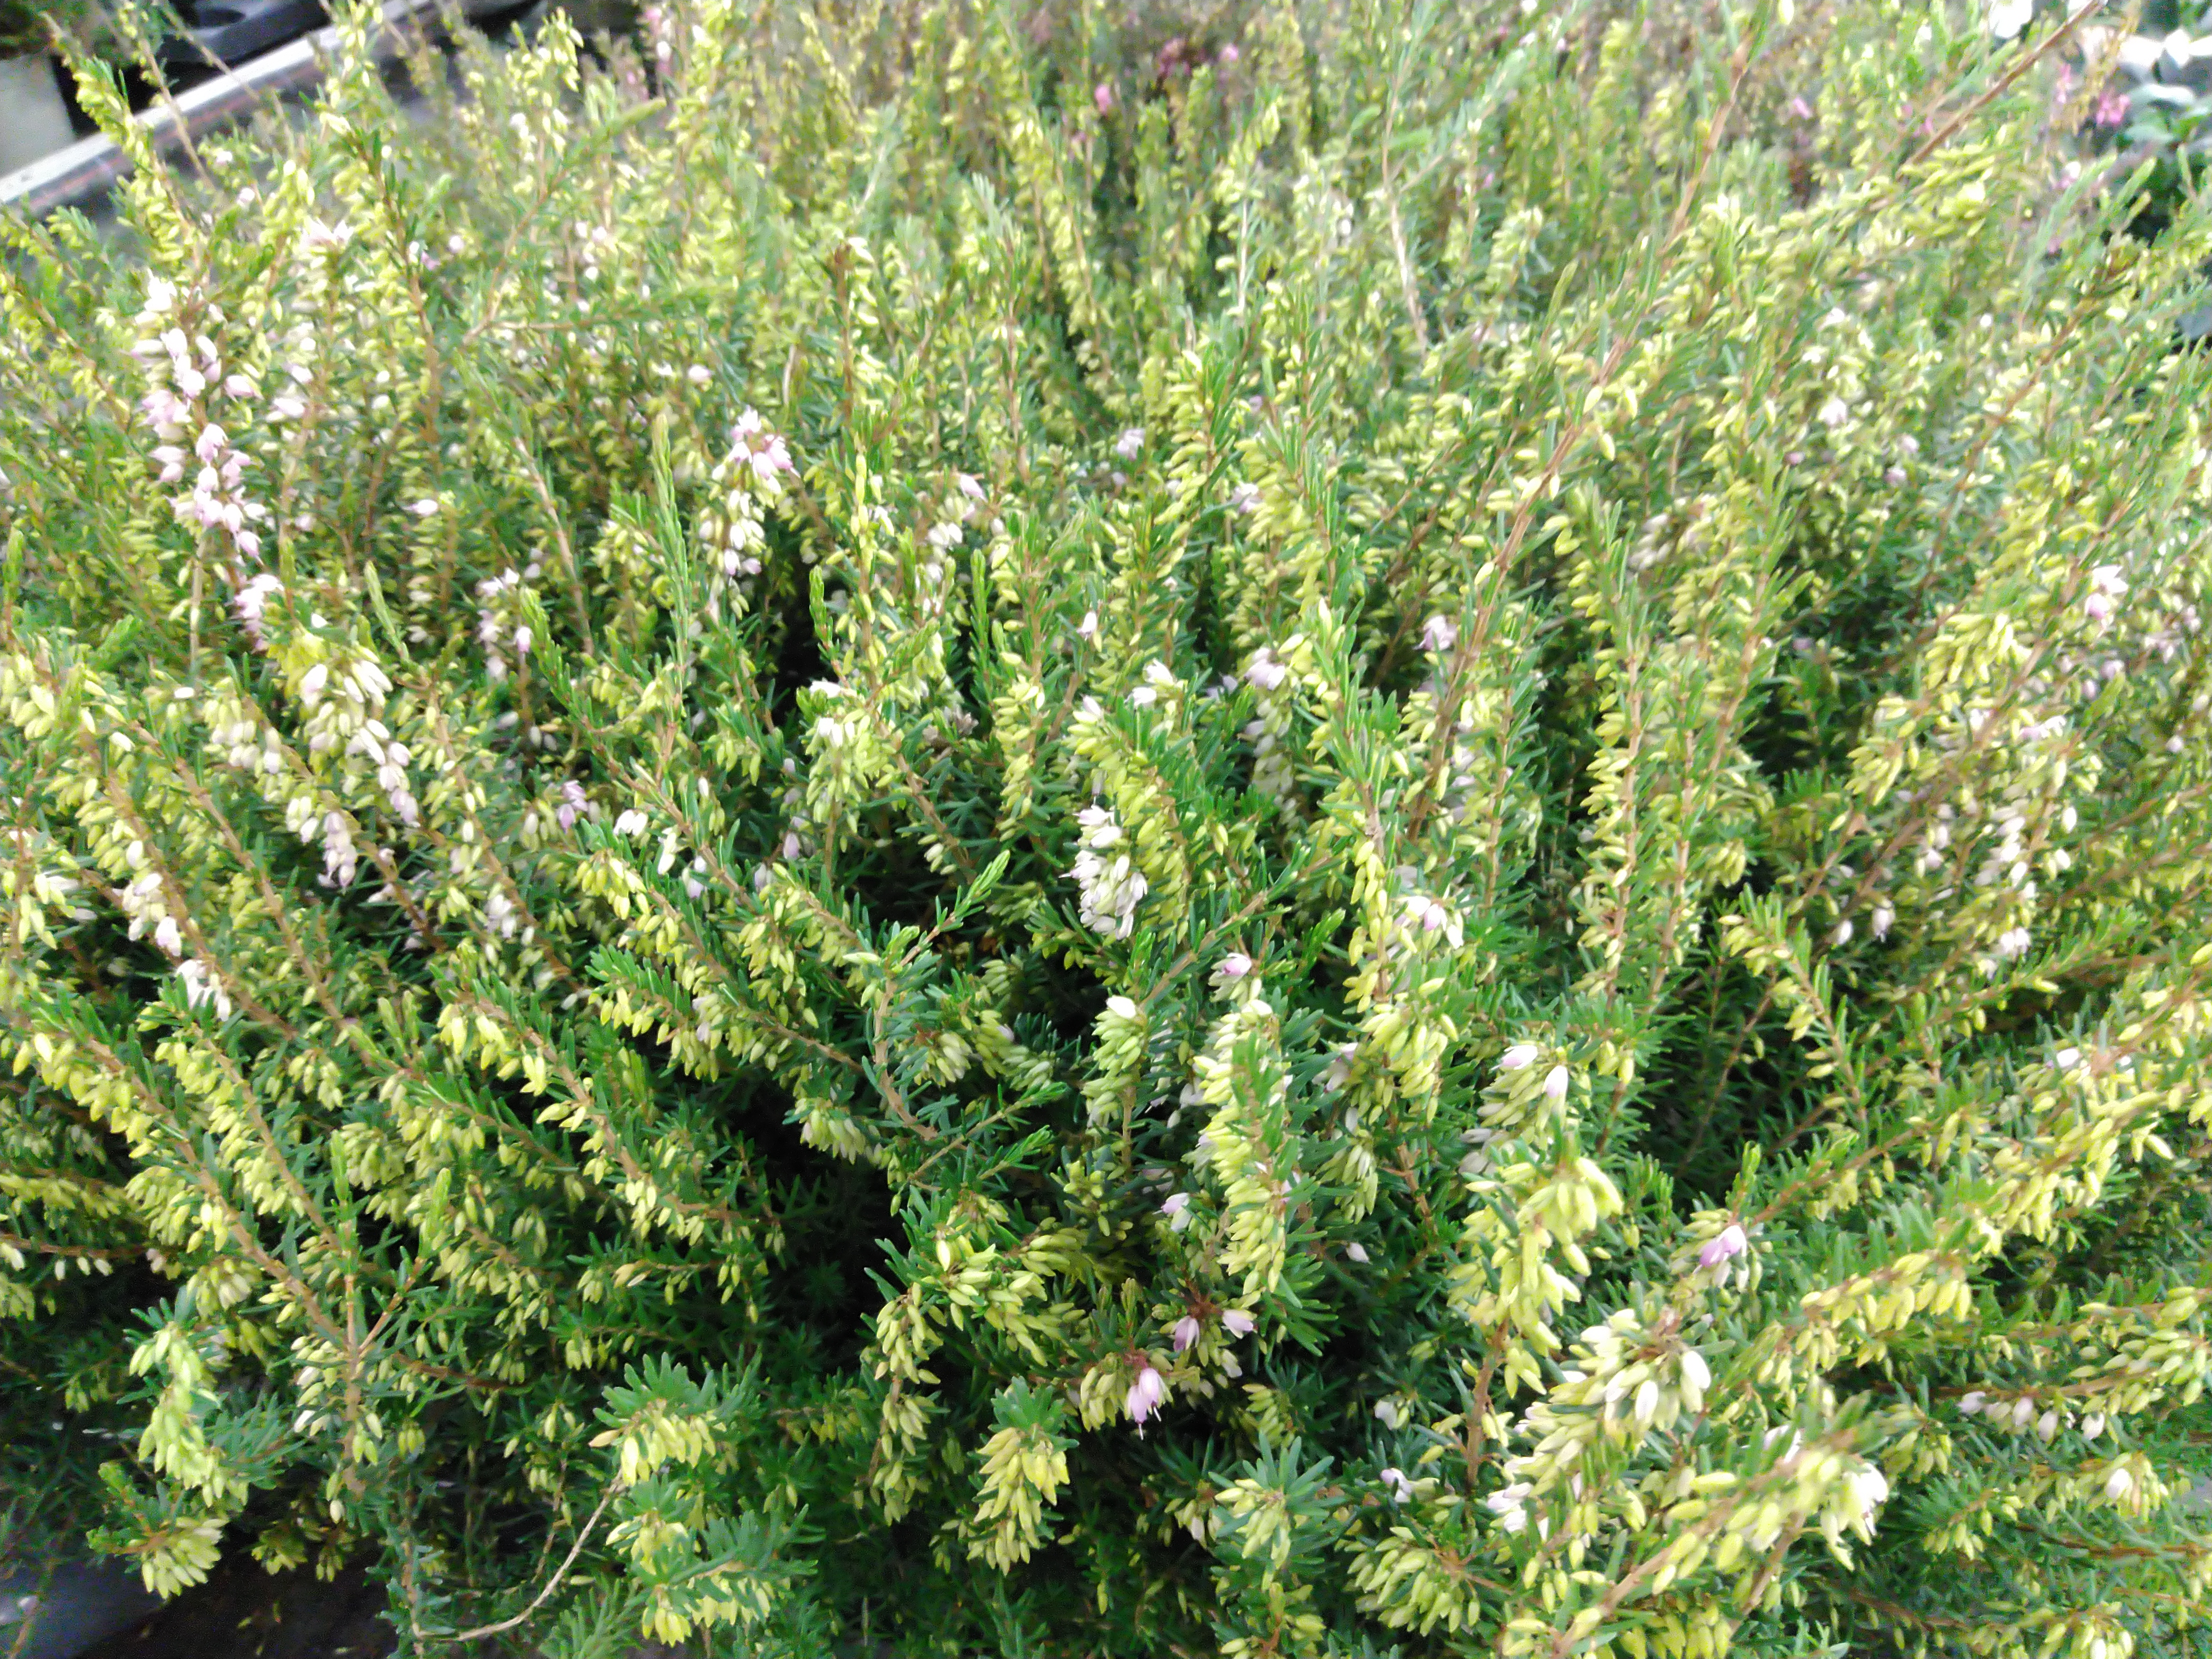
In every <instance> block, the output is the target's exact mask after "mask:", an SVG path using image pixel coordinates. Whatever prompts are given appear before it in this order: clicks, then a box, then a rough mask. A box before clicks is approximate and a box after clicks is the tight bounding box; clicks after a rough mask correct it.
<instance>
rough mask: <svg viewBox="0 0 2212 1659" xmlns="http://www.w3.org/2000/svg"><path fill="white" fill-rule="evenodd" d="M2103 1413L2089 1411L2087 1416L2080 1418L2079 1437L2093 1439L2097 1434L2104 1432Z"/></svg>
mask: <svg viewBox="0 0 2212 1659" xmlns="http://www.w3.org/2000/svg"><path fill="white" fill-rule="evenodd" d="M2104 1431H2105V1414H2104V1413H2102V1412H2091V1413H2089V1414H2088V1415H2087V1417H2085V1418H2083V1419H2081V1437H2082V1438H2083V1439H2084V1440H2094V1439H2095V1438H2096V1437H2098V1436H2099V1435H2100V1434H2102V1433H2104Z"/></svg>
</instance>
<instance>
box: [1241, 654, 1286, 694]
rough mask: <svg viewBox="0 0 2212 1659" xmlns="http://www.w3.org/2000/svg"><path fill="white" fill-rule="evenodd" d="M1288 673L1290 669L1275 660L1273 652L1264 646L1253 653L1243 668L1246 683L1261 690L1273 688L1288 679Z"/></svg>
mask: <svg viewBox="0 0 2212 1659" xmlns="http://www.w3.org/2000/svg"><path fill="white" fill-rule="evenodd" d="M1290 674H1291V671H1290V670H1289V669H1287V668H1285V666H1284V665H1282V664H1281V663H1279V662H1277V661H1276V660H1275V659H1274V656H1273V653H1271V652H1269V651H1268V650H1267V647H1265V646H1262V647H1261V648H1260V649H1259V650H1258V651H1256V652H1255V653H1253V656H1252V660H1251V662H1250V663H1249V664H1248V665H1246V667H1245V670H1244V678H1245V681H1246V683H1247V684H1250V685H1252V686H1254V687H1256V688H1257V689H1258V690H1261V691H1272V690H1274V689H1275V688H1276V687H1277V686H1279V685H1280V684H1282V683H1283V682H1284V681H1285V680H1286V679H1288V678H1290Z"/></svg>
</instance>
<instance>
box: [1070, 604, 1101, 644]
mask: <svg viewBox="0 0 2212 1659" xmlns="http://www.w3.org/2000/svg"><path fill="white" fill-rule="evenodd" d="M1075 637H1076V638H1078V639H1079V640H1095V639H1097V637H1098V613H1097V611H1085V612H1084V613H1083V620H1082V621H1081V622H1079V623H1076V624H1075Z"/></svg>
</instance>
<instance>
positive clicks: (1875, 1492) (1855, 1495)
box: [1845, 1463, 1889, 1525]
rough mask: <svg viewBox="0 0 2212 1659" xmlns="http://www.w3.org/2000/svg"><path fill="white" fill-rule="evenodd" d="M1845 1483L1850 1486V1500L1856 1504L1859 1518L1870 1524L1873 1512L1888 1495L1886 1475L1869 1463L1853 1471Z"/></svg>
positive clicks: (1872, 1520) (1872, 1519)
mask: <svg viewBox="0 0 2212 1659" xmlns="http://www.w3.org/2000/svg"><path fill="white" fill-rule="evenodd" d="M1845 1484H1846V1485H1847V1486H1850V1492H1851V1501H1852V1502H1853V1503H1854V1504H1857V1506H1858V1511H1859V1519H1860V1520H1861V1521H1863V1522H1866V1523H1867V1524H1869V1525H1872V1524H1873V1522H1874V1512H1875V1510H1877V1509H1879V1508H1881V1505H1882V1504H1883V1502H1884V1501H1885V1500H1886V1499H1887V1498H1888V1497H1889V1479H1888V1477H1887V1476H1886V1475H1885V1474H1882V1472H1881V1470H1880V1469H1878V1468H1875V1466H1874V1465H1873V1464H1871V1463H1869V1464H1867V1465H1865V1466H1864V1467H1863V1468H1860V1469H1858V1470H1857V1471H1856V1472H1854V1473H1853V1474H1851V1476H1850V1479H1849V1480H1847V1481H1846V1482H1845Z"/></svg>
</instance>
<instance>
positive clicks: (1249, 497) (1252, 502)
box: [1229, 483, 1260, 513]
mask: <svg viewBox="0 0 2212 1659" xmlns="http://www.w3.org/2000/svg"><path fill="white" fill-rule="evenodd" d="M1229 507H1230V510H1231V512H1234V513H1255V512H1257V511H1258V510H1259V507H1260V486H1259V485H1257V484H1255V483H1240V484H1238V485H1237V488H1236V489H1232V490H1231V491H1230V492H1229Z"/></svg>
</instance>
